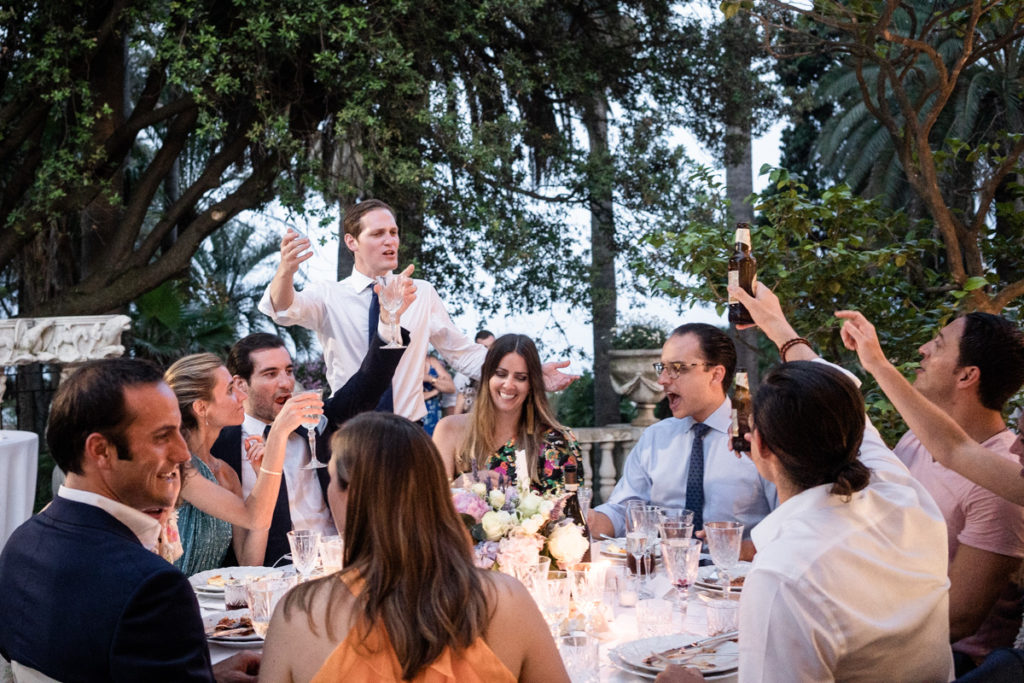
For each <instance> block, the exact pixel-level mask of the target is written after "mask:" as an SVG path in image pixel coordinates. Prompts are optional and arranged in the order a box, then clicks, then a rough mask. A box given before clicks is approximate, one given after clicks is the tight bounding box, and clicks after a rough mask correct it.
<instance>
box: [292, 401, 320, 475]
mask: <svg viewBox="0 0 1024 683" xmlns="http://www.w3.org/2000/svg"><path fill="white" fill-rule="evenodd" d="M302 394H313V395H315V396H316V397H318V398H319V397H320V391H319V390H318V389H306V390H304V391H298V392H296V393H295V395H296V396H301V395H302ZM303 418H304V419H303V421H302V426H303V427H305V428H306V438H307V439H309V462H308V463H306V464H305V465H303V466H302V467H300V468H299V469H302V470H316V469H320V468H321V467H327V463H323V462H320V460H319V459H318V458H317V457H316V435H317V434H318V433H319V434H323V432H324V430H325V429H327V418H326V417H325V416H324V414H323V411H319V412H316V413H308V414H306V415H304V416H303Z"/></svg>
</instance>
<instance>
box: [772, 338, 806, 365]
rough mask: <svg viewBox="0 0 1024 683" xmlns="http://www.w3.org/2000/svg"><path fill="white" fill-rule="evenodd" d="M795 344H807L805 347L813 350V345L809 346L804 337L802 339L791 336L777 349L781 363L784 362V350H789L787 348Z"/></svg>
mask: <svg viewBox="0 0 1024 683" xmlns="http://www.w3.org/2000/svg"><path fill="white" fill-rule="evenodd" d="M797 344H804V345H806V346H807V348H809V349H810V350H811V351H813V350H814V347H813V346H811V342H809V341H807V340H806V339H804V338H803V337H793V338H792V339H790V340H789V341H788V342H786V343H785V344H783V345H782V348H781V349H779V356H781V357H782V362H783V363H785V362H786V352H787V351H789V350H790V349H791V348H793V347H794V346H796V345H797Z"/></svg>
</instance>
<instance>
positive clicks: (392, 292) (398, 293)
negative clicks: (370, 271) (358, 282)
mask: <svg viewBox="0 0 1024 683" xmlns="http://www.w3.org/2000/svg"><path fill="white" fill-rule="evenodd" d="M377 282H378V283H379V284H380V294H379V295H378V299H379V301H380V306H381V308H383V309H384V310H385V311H387V312H388V316H389V317H390V319H391V341H389V342H388V343H387V344H385V345H384V348H385V349H404V348H405V345H404V344H403V343H402V340H401V337H400V336H399V333H398V324H397V323H396V322H395V316H396V315H397V314H398V309H400V308H401V307H402V302H403V301H404V300H405V277H404V276H402V275H390V276H384V275H381V276H380V277H378V278H377Z"/></svg>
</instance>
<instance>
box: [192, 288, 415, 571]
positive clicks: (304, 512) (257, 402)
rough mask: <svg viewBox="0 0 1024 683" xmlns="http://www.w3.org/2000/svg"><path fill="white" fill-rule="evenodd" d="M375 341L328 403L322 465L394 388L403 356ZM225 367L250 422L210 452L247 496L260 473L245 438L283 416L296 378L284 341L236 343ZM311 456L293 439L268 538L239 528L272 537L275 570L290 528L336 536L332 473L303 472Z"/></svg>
mask: <svg viewBox="0 0 1024 683" xmlns="http://www.w3.org/2000/svg"><path fill="white" fill-rule="evenodd" d="M410 301H411V299H410ZM406 305H408V304H406ZM374 337H375V343H371V344H370V347H369V350H368V351H367V353H366V356H365V357H364V358H363V362H362V365H361V366H360V368H359V371H358V372H357V373H356V374H355V375H353V376H352V377H351V378H350V379H349V380H348V382H346V383H345V385H344V386H343V387H341V388H340V389H339V390H338V391H336V392H335V393H334V395H333V396H331V397H330V398H328V399H327V400H326V401H324V416H325V417H326V418H327V423H328V426H327V428H326V429H325V430H324V432H323V433H322V434H318V435H317V438H316V445H317V447H316V454H315V457H316V458H317V459H318V460H320V461H321V462H324V463H326V462H328V461H329V460H330V457H331V453H330V437H331V435H332V434H333V433H334V432H335V431H337V428H338V427H339V426H340V425H341V423H343V422H345V420H348V419H349V418H351V417H353V416H355V415H357V414H359V413H361V412H367V411H371V410H373V409H374V407H376V406H377V403H378V401H379V400H380V398H381V396H382V395H383V394H384V392H385V391H387V389H388V388H389V387H390V386H391V378H392V376H393V375H394V374H395V368H396V367H397V366H398V362H399V361H400V360H401V358H402V353H403V352H404V351H405V349H404V348H396V349H389V348H385V347H384V346H383V343H384V342H383V341H382V340H381V338H380V337H379V336H377V335H376V334H374ZM402 338H403V343H406V344H407V343H408V341H409V332H408V331H407V330H405V329H402ZM227 365H228V371H229V372H231V374H232V376H234V378H235V381H236V382H238V386H239V388H240V389H241V390H242V391H243V392H245V394H246V398H245V402H244V405H245V421H244V422H243V423H242V425H240V426H236V427H225V428H224V429H223V430H221V433H220V436H219V437H218V438H217V441H216V442H215V443H214V444H213V446H212V448H211V449H210V452H211V453H212V454H213V455H214V456H215V457H217V458H220V459H221V460H223V461H224V462H226V463H227V464H228V465H230V466H231V467H232V468H233V469H234V470H235V472H237V473H238V476H239V479H240V480H241V482H242V493H243V495H248V494H249V491H251V490H252V487H253V485H254V484H255V481H256V473H255V470H254V469H253V468H252V467H250V466H249V464H248V462H246V461H245V459H244V458H243V457H242V454H243V450H244V449H245V446H244V444H243V433H244V434H248V435H253V434H263V433H265V430H266V429H268V428H269V426H270V423H272V422H273V421H274V419H275V418H276V417H277V414H278V413H279V412H281V407H282V406H283V405H284V402H285V401H287V400H288V399H289V398H290V397H291V393H292V390H293V389H294V388H295V375H294V373H293V366H292V358H291V355H290V354H289V353H288V349H287V348H285V345H284V341H283V340H282V339H281V338H280V337H278V336H276V335H272V334H266V333H256V334H251V335H249V336H248V337H245V338H243V339H241V340H239V341H238V342H237V343H236V344H235V345H234V346H233V347H231V351H230V352H229V354H228V363H227ZM310 457H311V456H310V453H309V446H308V441H307V439H306V436H305V435H304V434H299V433H293V434H292V435H291V436H289V439H288V446H287V451H286V454H285V464H284V474H283V477H284V479H283V480H282V481H281V488H280V489H279V491H278V498H277V505H276V506H275V508H274V516H273V518H272V520H271V523H270V530H269V532H259V531H248V532H246V531H245V530H240V529H238V528H236V529H235V533H267V546H266V551H265V552H264V556H263V558H262V563H263V564H264V565H267V566H272V565H274V564H275V563H276V562H277V561H278V560H279V559H280V558H281V557H282V556H283V555H284V554H285V553H288V552H290V548H289V546H288V536H287V534H288V532H289V531H291V530H292V528H293V527H294V528H296V529H316V530H318V531H320V532H321V533H322V534H336V533H337V531H336V530H335V528H334V521H333V519H332V518H331V513H330V510H329V509H328V507H327V484H328V482H329V475H328V468H326V467H322V468H319V469H312V470H310V469H302V465H303V464H305V463H308V462H309V459H310Z"/></svg>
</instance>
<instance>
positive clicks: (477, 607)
mask: <svg viewBox="0 0 1024 683" xmlns="http://www.w3.org/2000/svg"><path fill="white" fill-rule="evenodd" d="M332 446H333V448H332V451H333V457H332V460H331V471H330V474H331V484H330V487H329V488H328V497H329V498H330V501H331V511H332V514H333V515H334V519H335V523H336V524H337V526H338V528H339V529H344V533H345V558H344V565H345V568H344V569H343V570H342V571H341V572H338V573H336V574H332V575H330V576H327V577H324V578H322V579H319V580H317V581H313V582H310V583H305V584H302V585H300V586H298V587H297V588H295V589H293V590H292V591H290V592H289V593H288V595H286V596H285V598H284V600H282V601H281V603H280V604H279V605H278V607H277V610H276V612H275V614H274V617H273V619H272V620H271V623H270V629H269V631H268V633H267V638H266V646H265V648H264V650H263V661H262V663H261V669H260V677H261V678H263V679H266V680H273V681H286V680H293V681H309V680H312V681H317V682H320V683H325V682H326V681H342V680H343V681H349V682H352V683H361V682H365V683H369V682H370V681H399V680H403V681H431V682H435V681H436V682H438V683H440V682H441V681H445V682H448V681H459V682H460V683H461V682H463V681H467V682H469V683H473V682H480V683H483V682H487V683H491V682H495V683H501V682H503V681H505V682H508V681H516V680H520V681H545V682H547V681H551V682H553V683H559V682H562V681H568V680H569V678H568V676H567V674H566V672H565V668H564V666H563V665H562V661H561V659H560V658H559V656H558V651H557V650H556V648H555V644H554V641H553V640H552V638H551V636H550V632H549V631H548V629H547V628H546V625H545V622H544V619H543V617H541V615H540V612H539V611H538V610H537V607H536V605H535V604H534V603H533V600H532V599H531V598H530V595H529V593H527V591H526V589H525V588H524V587H523V586H522V584H520V583H519V582H518V581H516V580H515V579H514V578H512V577H510V576H507V575H504V574H500V573H498V572H489V571H485V570H481V569H477V568H476V566H474V564H473V553H472V549H471V542H470V538H469V535H468V534H467V532H466V529H465V527H464V526H463V524H462V521H461V520H460V519H459V515H458V513H457V512H456V511H455V508H454V506H453V505H452V499H451V491H450V489H449V486H448V482H447V480H446V478H445V473H444V469H443V467H442V463H441V459H440V456H439V455H438V452H437V449H436V448H435V447H434V445H433V443H432V442H431V441H430V437H428V436H427V435H426V433H425V432H424V431H423V429H422V428H420V427H419V426H418V425H416V424H413V423H412V422H410V421H408V420H406V419H405V418H402V417H398V416H396V415H393V414H390V413H364V414H363V415H360V416H359V417H356V418H354V419H352V420H351V421H349V422H348V423H346V424H345V426H344V427H342V428H341V430H340V431H339V432H338V434H337V435H336V436H335V437H334V441H333V443H332Z"/></svg>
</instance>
